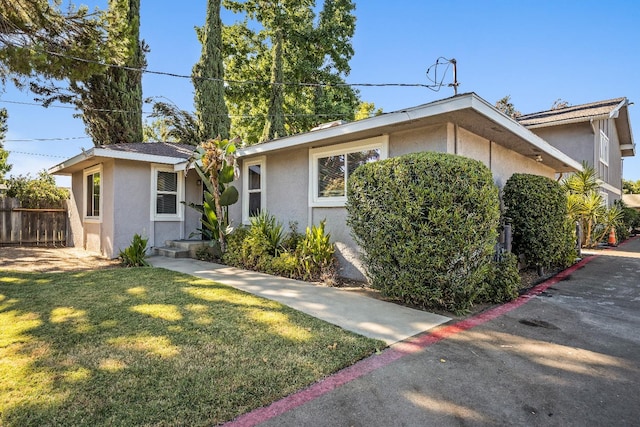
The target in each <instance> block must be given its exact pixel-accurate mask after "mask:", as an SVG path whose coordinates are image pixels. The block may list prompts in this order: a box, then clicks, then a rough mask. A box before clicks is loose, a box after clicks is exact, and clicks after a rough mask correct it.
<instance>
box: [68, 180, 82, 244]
mask: <svg viewBox="0 0 640 427" xmlns="http://www.w3.org/2000/svg"><path fill="white" fill-rule="evenodd" d="M67 206H68V209H67V215H68V216H69V230H68V234H67V245H69V246H73V247H76V248H83V247H84V236H83V228H82V173H76V174H73V175H72V176H71V192H70V198H69V202H68V203H67Z"/></svg>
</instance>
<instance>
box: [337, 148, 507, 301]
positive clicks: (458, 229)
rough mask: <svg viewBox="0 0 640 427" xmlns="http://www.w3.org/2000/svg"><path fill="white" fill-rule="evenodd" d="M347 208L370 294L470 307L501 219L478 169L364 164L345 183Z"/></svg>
mask: <svg viewBox="0 0 640 427" xmlns="http://www.w3.org/2000/svg"><path fill="white" fill-rule="evenodd" d="M346 208H347V212H348V216H347V224H348V225H349V226H350V227H351V230H352V234H353V237H354V239H355V240H356V242H357V243H358V244H359V245H360V247H361V248H363V251H364V254H363V262H364V265H365V267H366V269H367V274H368V276H369V279H370V281H371V286H372V287H374V288H376V289H379V290H380V291H381V292H382V294H383V295H385V296H387V297H391V298H395V299H398V300H401V301H403V302H405V303H409V304H414V305H418V306H421V307H442V308H445V309H449V310H454V311H463V310H466V309H468V308H469V307H470V306H471V305H472V303H473V301H474V299H475V297H476V296H477V294H478V292H479V288H480V286H482V283H483V282H484V280H485V276H486V274H487V269H488V268H489V265H490V263H491V259H492V255H493V252H494V245H495V242H496V239H497V228H498V222H499V218H500V209H499V198H498V189H497V187H496V186H495V185H494V184H493V177H492V175H491V171H489V169H488V168H487V167H486V166H484V165H483V164H482V163H481V162H479V161H476V160H472V159H468V158H465V157H461V156H455V155H450V154H444V153H416V154H409V155H405V156H401V157H395V158H391V159H387V160H383V161H380V162H375V163H369V164H365V165H363V166H360V167H359V168H357V169H356V170H355V172H354V173H353V174H352V175H351V177H350V179H349V181H348V192H347V204H346Z"/></svg>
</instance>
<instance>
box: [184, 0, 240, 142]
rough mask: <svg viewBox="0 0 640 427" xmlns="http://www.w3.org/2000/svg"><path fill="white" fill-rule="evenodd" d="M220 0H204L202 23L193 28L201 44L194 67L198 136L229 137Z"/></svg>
mask: <svg viewBox="0 0 640 427" xmlns="http://www.w3.org/2000/svg"><path fill="white" fill-rule="evenodd" d="M220 3H221V0H208V1H207V16H206V19H205V24H204V27H200V28H197V29H196V32H197V34H198V39H199V40H200V43H201V44H202V54H201V56H200V60H199V61H198V62H197V63H196V64H195V65H194V67H193V86H194V89H195V95H194V97H195V105H196V117H197V118H198V125H199V137H200V139H201V140H203V141H204V140H207V139H213V138H216V137H217V136H220V137H221V138H222V139H227V138H229V127H230V124H231V121H230V118H229V110H228V109H227V104H226V102H225V99H224V81H223V80H224V65H223V60H222V20H221V19H220Z"/></svg>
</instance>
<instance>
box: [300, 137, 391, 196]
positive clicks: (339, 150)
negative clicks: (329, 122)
mask: <svg viewBox="0 0 640 427" xmlns="http://www.w3.org/2000/svg"><path fill="white" fill-rule="evenodd" d="M374 149H379V150H380V160H384V159H386V158H388V157H389V135H381V136H376V137H373V138H367V139H361V140H357V141H352V142H347V143H344V144H337V145H330V146H328V147H321V148H314V149H311V150H309V206H311V207H340V206H344V204H345V203H346V201H347V195H346V188H345V195H344V196H340V197H319V196H318V159H320V158H322V157H327V156H334V155H339V154H347V153H353V152H356V151H365V150H374ZM345 186H346V182H345Z"/></svg>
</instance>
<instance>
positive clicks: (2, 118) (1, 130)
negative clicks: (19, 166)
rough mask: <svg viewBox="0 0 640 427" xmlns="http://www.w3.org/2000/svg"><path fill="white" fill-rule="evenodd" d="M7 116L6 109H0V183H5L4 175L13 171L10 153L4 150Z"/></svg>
mask: <svg viewBox="0 0 640 427" xmlns="http://www.w3.org/2000/svg"><path fill="white" fill-rule="evenodd" d="M8 118H9V115H8V114H7V109H6V108H0V183H2V182H4V175H5V174H6V173H7V172H9V171H10V170H11V165H10V164H9V163H7V158H8V157H9V152H8V151H7V150H5V149H4V148H3V145H2V143H3V142H4V138H5V135H6V134H7V119H8Z"/></svg>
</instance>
